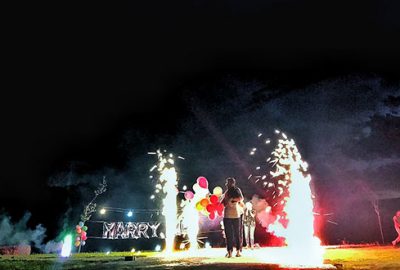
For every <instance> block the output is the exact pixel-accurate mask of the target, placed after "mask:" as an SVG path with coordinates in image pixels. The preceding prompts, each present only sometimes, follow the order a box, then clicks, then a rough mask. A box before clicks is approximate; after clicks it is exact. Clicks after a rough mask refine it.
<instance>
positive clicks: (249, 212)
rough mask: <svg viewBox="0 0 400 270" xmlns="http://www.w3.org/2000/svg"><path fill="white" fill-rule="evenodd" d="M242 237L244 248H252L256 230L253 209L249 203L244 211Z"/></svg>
mask: <svg viewBox="0 0 400 270" xmlns="http://www.w3.org/2000/svg"><path fill="white" fill-rule="evenodd" d="M243 223H244V236H245V238H246V248H251V249H253V248H254V232H255V230H256V211H255V210H254V209H253V204H252V203H251V201H249V202H247V203H246V209H245V211H244V221H243Z"/></svg>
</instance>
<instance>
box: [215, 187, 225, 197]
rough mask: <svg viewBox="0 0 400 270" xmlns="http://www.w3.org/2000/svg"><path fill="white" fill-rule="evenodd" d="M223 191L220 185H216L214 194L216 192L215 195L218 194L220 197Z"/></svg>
mask: <svg viewBox="0 0 400 270" xmlns="http://www.w3.org/2000/svg"><path fill="white" fill-rule="evenodd" d="M222 192H223V191H222V188H221V187H219V186H216V187H215V188H214V189H213V194H214V195H217V196H218V197H219V196H221V195H222Z"/></svg>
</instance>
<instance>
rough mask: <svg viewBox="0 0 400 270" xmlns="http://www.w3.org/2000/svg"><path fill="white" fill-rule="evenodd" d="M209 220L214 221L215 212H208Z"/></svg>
mask: <svg viewBox="0 0 400 270" xmlns="http://www.w3.org/2000/svg"><path fill="white" fill-rule="evenodd" d="M208 218H209V219H211V220H214V219H215V212H210V215H209V216H208Z"/></svg>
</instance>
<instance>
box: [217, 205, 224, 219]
mask: <svg viewBox="0 0 400 270" xmlns="http://www.w3.org/2000/svg"><path fill="white" fill-rule="evenodd" d="M217 213H218V216H220V217H221V216H222V215H223V214H224V205H223V204H222V203H219V204H218V205H217Z"/></svg>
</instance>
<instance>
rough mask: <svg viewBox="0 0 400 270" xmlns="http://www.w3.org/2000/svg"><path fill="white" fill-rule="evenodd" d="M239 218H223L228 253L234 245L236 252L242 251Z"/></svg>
mask: <svg viewBox="0 0 400 270" xmlns="http://www.w3.org/2000/svg"><path fill="white" fill-rule="evenodd" d="M241 223H242V222H241V218H224V227H225V236H226V248H227V250H228V251H233V245H234V244H235V246H236V250H238V251H239V250H242V242H243V239H242V230H243V227H242V224H241Z"/></svg>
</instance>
